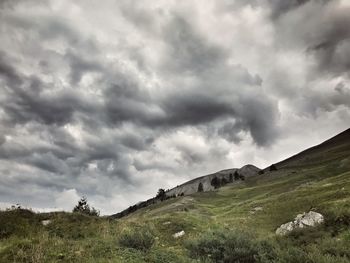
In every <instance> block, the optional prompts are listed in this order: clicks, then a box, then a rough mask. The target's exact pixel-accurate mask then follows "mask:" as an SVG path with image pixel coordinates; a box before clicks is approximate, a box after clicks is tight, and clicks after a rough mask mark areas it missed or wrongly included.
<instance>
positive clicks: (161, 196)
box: [156, 188, 166, 201]
mask: <svg viewBox="0 0 350 263" xmlns="http://www.w3.org/2000/svg"><path fill="white" fill-rule="evenodd" d="M156 198H157V199H160V200H161V201H164V200H165V199H166V194H165V190H164V189H162V188H160V189H159V190H158V193H157V195H156Z"/></svg>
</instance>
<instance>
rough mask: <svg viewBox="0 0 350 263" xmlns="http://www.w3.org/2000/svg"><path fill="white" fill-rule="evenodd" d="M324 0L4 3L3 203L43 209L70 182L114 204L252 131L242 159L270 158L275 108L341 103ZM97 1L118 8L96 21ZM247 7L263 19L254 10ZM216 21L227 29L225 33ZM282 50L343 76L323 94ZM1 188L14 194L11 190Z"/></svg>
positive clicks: (197, 168)
mask: <svg viewBox="0 0 350 263" xmlns="http://www.w3.org/2000/svg"><path fill="white" fill-rule="evenodd" d="M112 2H113V1H112ZM226 2H227V1H226ZM11 3H12V1H11ZM332 3H333V4H332V5H331V4H330V2H327V1H319V2H318V1H311V0H310V1H307V0H291V1H282V0H281V1H280V0H276V1H273V0H266V1H256V0H252V1H235V2H234V3H233V2H232V3H226V4H225V3H219V2H215V1H214V2H213V10H211V5H208V6H207V8H206V9H205V10H204V9H203V10H202V9H201V8H202V6H201V5H206V4H207V3H201V4H200V5H199V4H198V3H197V2H195V1H189V2H186V4H184V3H178V4H176V5H172V4H170V3H163V2H159V3H158V2H154V3H153V2H152V4H149V5H148V4H147V5H145V4H143V3H130V2H128V1H124V2H121V1H120V2H118V3H116V4H115V3H114V2H113V4H112V3H110V2H108V1H107V2H104V3H103V4H101V5H94V6H92V2H91V3H90V2H88V1H82V2H77V3H75V5H77V6H78V7H79V8H75V7H73V6H72V4H71V3H70V2H69V1H68V2H67V3H64V2H62V3H60V4H59V5H55V6H54V7H51V6H50V3H49V2H47V3H45V5H44V3H43V2H40V3H39V4H38V2H36V1H16V4H10V1H3V2H1V3H0V7H1V11H0V12H1V14H0V23H1V28H0V33H1V36H0V37H1V40H3V41H0V78H1V79H0V90H1V93H0V102H1V106H0V131H1V132H2V135H1V136H0V162H1V167H0V173H1V178H2V180H1V184H0V199H1V200H0V201H11V200H15V199H16V200H25V199H31V200H32V201H33V202H34V203H37V204H39V205H44V206H49V205H50V204H52V203H54V201H52V200H54V199H55V198H56V196H57V195H59V194H60V193H62V192H64V191H65V190H68V189H75V190H76V191H77V192H78V194H85V195H88V197H90V196H92V197H93V198H96V199H95V200H107V199H108V200H112V199H111V198H112V197H113V196H114V198H118V200H117V201H115V202H116V203H118V202H120V201H119V199H121V197H120V196H118V194H120V195H121V196H127V197H129V196H131V197H132V198H131V199H130V200H134V199H136V198H139V197H140V196H142V198H143V197H149V196H150V195H152V194H153V192H152V191H155V190H156V188H157V187H159V186H160V185H171V184H172V183H179V182H178V181H179V180H185V179H190V178H191V177H193V176H198V175H200V174H202V173H204V172H212V171H214V170H215V169H222V168H223V167H224V166H225V167H226V166H231V165H234V164H236V161H235V160H232V154H234V153H233V152H232V148H234V147H235V145H236V144H239V143H242V145H243V143H245V142H243V140H246V138H247V137H250V138H251V139H252V141H253V143H252V144H251V145H250V144H249V148H250V150H248V153H250V152H249V151H251V152H254V154H250V155H249V154H248V155H249V156H253V157H255V154H256V155H258V154H260V155H259V156H257V157H256V159H258V160H263V161H264V160H265V162H268V161H269V159H268V157H266V156H264V155H261V152H263V150H262V149H264V148H268V147H271V148H273V147H274V146H275V145H279V144H278V142H279V141H278V139H279V136H281V133H282V132H281V130H280V129H281V128H284V129H286V127H280V125H281V121H280V115H282V116H283V114H285V112H283V110H285V108H284V107H287V108H288V111H290V112H291V114H300V111H301V112H302V113H303V114H304V115H302V116H303V117H304V118H306V119H316V118H317V112H318V111H319V109H322V110H324V111H332V110H336V109H339V108H340V107H341V108H348V107H349V103H348V102H349V101H350V98H349V88H348V81H347V79H346V74H347V73H346V72H347V71H348V69H349V64H348V61H349V60H348V59H347V58H348V57H349V56H348V54H349V48H348V47H349V45H348V40H349V30H348V28H347V27H346V24H348V23H349V20H348V16H347V15H346V14H347V11H348V10H346V9H345V8H338V5H337V3H338V2H337V1H332ZM10 5H11V7H10ZM61 5H62V6H61ZM109 5H110V6H109ZM246 5H251V6H252V7H253V8H252V9H251V10H250V9H247V10H245V9H244V6H246ZM24 7H25V8H29V7H30V9H28V10H30V12H25V13H23V12H22V11H21V10H20V8H24ZM38 7H40V10H39V9H37V8H38ZM101 7H107V8H106V10H107V9H113V10H114V9H116V10H115V12H113V15H112V17H105V15H106V16H109V15H110V14H109V13H108V12H106V10H105V9H101V10H102V12H103V13H102V14H101V10H100V9H99V8H101ZM228 7H230V8H231V9H230V8H228ZM256 7H259V8H262V9H263V10H262V12H260V11H259V9H255V8H256ZM17 8H18V9H17ZM60 8H61V9H60ZM191 8H192V9H193V10H191ZM95 9H96V10H95ZM185 9H186V10H189V11H184V10H185ZM63 10H64V11H63ZM218 10H220V12H223V10H224V11H225V12H227V13H225V16H221V15H222V13H218ZM76 11H79V12H80V13H79V17H75V15H76V13H75V12H76ZM95 11H96V12H95ZM197 11H205V12H203V13H202V12H197ZM243 11H244V12H243ZM207 12H208V13H207ZM242 12H243V13H242ZM255 12H256V13H257V16H266V17H257V18H258V21H259V22H261V23H266V24H262V25H258V24H256V21H255V19H251V20H250V19H249V18H250V16H254V15H255ZM318 12H321V14H325V15H324V16H319V15H318ZM209 13H210V14H209ZM204 14H208V15H209V17H200V16H203V15H204ZM223 17H225V19H222V18H223ZM242 17H246V18H247V21H240V20H239V19H241V18H242ZM215 18H217V19H215ZM248 20H249V21H248ZM97 21H99V23H97ZM203 21H205V23H204V22H203ZM100 22H101V24H100ZM202 22H203V23H202ZM103 23H105V24H104V25H105V27H104V26H101V25H103ZM199 23H202V24H199ZM250 23H251V25H250ZM243 24H244V25H245V27H243V28H244V29H245V30H246V31H247V29H249V26H254V27H259V26H262V28H261V29H262V30H261V31H262V32H265V31H268V32H269V33H266V34H267V36H268V37H269V34H271V36H270V38H271V39H267V41H262V43H263V44H262V43H257V44H256V43H255V42H254V41H256V40H255V38H254V37H253V38H251V39H250V38H249V37H250V32H247V35H244V36H242V38H241V36H240V34H241V32H240V30H241V29H242V28H241V25H243ZM325 24H327V25H328V26H327V27H325V26H323V25H325ZM124 26H125V28H127V29H128V30H127V31H123V30H122V28H121V27H123V29H124ZM221 26H222V27H223V28H224V29H226V30H227V31H226V33H227V36H230V35H231V34H232V35H233V36H234V37H235V39H234V40H230V39H229V38H228V37H227V36H220V34H219V33H218V32H222V31H220V30H222V28H219V27H221ZM290 28H293V31H292V32H291V31H290V30H288V29H290ZM255 29H256V28H252V34H253V33H254V32H253V31H255ZM296 29H297V30H296ZM120 31H122V32H123V35H121V33H120ZM248 31H249V30H248ZM309 32H312V33H313V34H312V36H311V37H310V36H309ZM259 34H260V31H259ZM5 35H6V36H8V37H6V38H4V36H5ZM259 36H260V35H259ZM264 36H265V33H262V37H264ZM9 39H10V40H11V41H13V44H12V42H11V43H10V41H7V40H9ZM247 39H249V41H248V40H247ZM218 40H219V41H218ZM220 41H222V42H223V43H220ZM225 41H228V42H227V43H224V42H225ZM241 41H242V43H248V44H249V47H247V52H249V54H247V58H245V57H244V56H241V55H240V54H239V53H240V52H242V47H241V46H240V43H241ZM270 42H271V43H270ZM255 44H256V45H255ZM248 50H249V51H248ZM291 50H292V51H295V50H296V51H298V52H300V53H298V54H302V55H305V58H302V59H301V60H302V63H304V64H306V61H308V59H310V57H307V56H310V55H311V58H312V59H315V62H317V65H318V67H317V68H316V69H315V71H316V72H315V74H314V76H313V77H314V79H316V80H318V81H320V82H321V81H322V80H323V75H324V74H320V73H323V72H328V73H330V75H331V77H334V76H337V77H342V80H341V84H338V85H337V86H336V87H335V88H334V85H333V84H332V86H331V87H330V92H328V93H327V94H325V95H322V94H320V92H319V91H318V90H317V89H316V88H315V89H313V90H312V89H311V88H308V87H304V86H302V87H299V86H298V85H297V84H294V83H296V82H297V81H296V79H295V76H294V75H293V74H291V72H290V71H291V69H292V66H291V67H288V68H284V67H279V65H278V63H275V62H276V61H278V62H279V61H280V60H283V59H284V56H286V57H288V56H289V55H290V53H288V52H290V51H291ZM305 50H307V52H305ZM243 51H244V50H243ZM250 52H251V53H250ZM262 52H266V55H265V56H260V53H262ZM284 52H287V53H284ZM302 52H304V53H302ZM267 57H268V59H266V58H267ZM293 66H294V64H293ZM298 66H299V65H295V67H298ZM274 67H275V68H274ZM269 74H270V75H269ZM85 77H86V78H85ZM82 80H84V81H82ZM85 80H86V81H85ZM339 82H340V80H339V81H333V82H332V83H339ZM271 83H272V84H271ZM298 83H299V82H298ZM305 83H306V84H305V86H307V85H308V84H309V83H308V79H305ZM271 85H272V86H273V87H271ZM280 86H286V88H285V90H282V88H281V87H280ZM312 87H313V86H312ZM287 98H288V100H290V101H291V103H289V104H287V103H285V101H286V99H287ZM286 105H287V106H286ZM283 117H285V116H283ZM191 138H194V139H195V140H193V142H192V140H191ZM196 139H198V141H199V145H201V143H202V142H203V141H204V142H205V146H202V147H203V149H197V148H195V143H196V141H197V140H196ZM222 139H224V140H222ZM276 142H277V144H275V143H276ZM248 143H251V142H250V140H248ZM199 148H200V147H199ZM242 152H243V153H242V156H243V155H246V153H247V151H246V150H244V149H242ZM255 152H256V153H255ZM244 158H245V157H244ZM244 158H243V157H242V159H240V160H239V161H238V162H237V163H239V162H240V161H241V162H243V160H244V161H246V160H245V159H244ZM249 161H250V160H249ZM264 164H265V163H264ZM158 183H159V185H157V184H158ZM4 186H6V187H12V188H14V189H16V191H17V192H21V193H20V194H18V198H17V197H16V196H15V195H14V194H13V193H11V192H10V191H8V190H6V189H5V187H4ZM136 187H138V189H139V190H138V191H130V189H135V188H136ZM28 189H33V192H32V193H30V191H29V190H28ZM75 190H72V191H73V192H74V191H75ZM74 193H75V192H74ZM130 193H132V194H130ZM136 193H140V195H137V194H136ZM33 194H34V195H45V196H47V198H46V199H51V202H49V201H48V200H43V198H39V197H38V198H37V197H33ZM9 196H11V197H12V199H11V198H10V197H9ZM115 196H118V197H115ZM127 199H129V198H127ZM130 200H127V201H125V204H123V205H124V206H127V205H130V204H131V203H127V202H131V201H130ZM111 202H112V201H111ZM100 204H101V203H100ZM112 205H114V204H113V203H112V204H111V207H121V205H119V204H118V205H117V206H112ZM107 206H108V205H105V207H107ZM109 209H114V208H109ZM113 212H116V211H113Z"/></svg>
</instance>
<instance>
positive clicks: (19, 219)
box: [0, 208, 41, 239]
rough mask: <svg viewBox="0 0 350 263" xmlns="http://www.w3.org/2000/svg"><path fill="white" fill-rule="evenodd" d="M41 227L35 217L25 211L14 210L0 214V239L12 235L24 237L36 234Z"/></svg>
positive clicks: (30, 212)
mask: <svg viewBox="0 0 350 263" xmlns="http://www.w3.org/2000/svg"><path fill="white" fill-rule="evenodd" d="M40 227H41V224H40V221H39V220H38V218H37V215H36V214H35V213H34V212H32V211H30V210H27V209H22V208H14V209H12V210H7V211H1V212H0V239H2V238H8V237H10V236H12V235H16V236H20V237H25V236H30V235H31V234H32V233H35V232H37V231H38V230H39V229H40Z"/></svg>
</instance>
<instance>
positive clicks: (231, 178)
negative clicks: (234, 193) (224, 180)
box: [229, 174, 233, 183]
mask: <svg viewBox="0 0 350 263" xmlns="http://www.w3.org/2000/svg"><path fill="white" fill-rule="evenodd" d="M229 181H230V183H232V182H233V174H230V180H229Z"/></svg>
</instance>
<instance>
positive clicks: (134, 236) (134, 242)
mask: <svg viewBox="0 0 350 263" xmlns="http://www.w3.org/2000/svg"><path fill="white" fill-rule="evenodd" d="M154 241H155V238H154V237H153V235H152V233H151V232H150V231H149V230H148V229H146V228H144V227H135V228H133V229H128V230H125V231H124V232H123V233H122V234H121V236H120V238H119V245H120V246H122V247H126V248H133V249H137V250H141V251H147V250H149V249H151V248H152V246H153V244H154Z"/></svg>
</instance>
